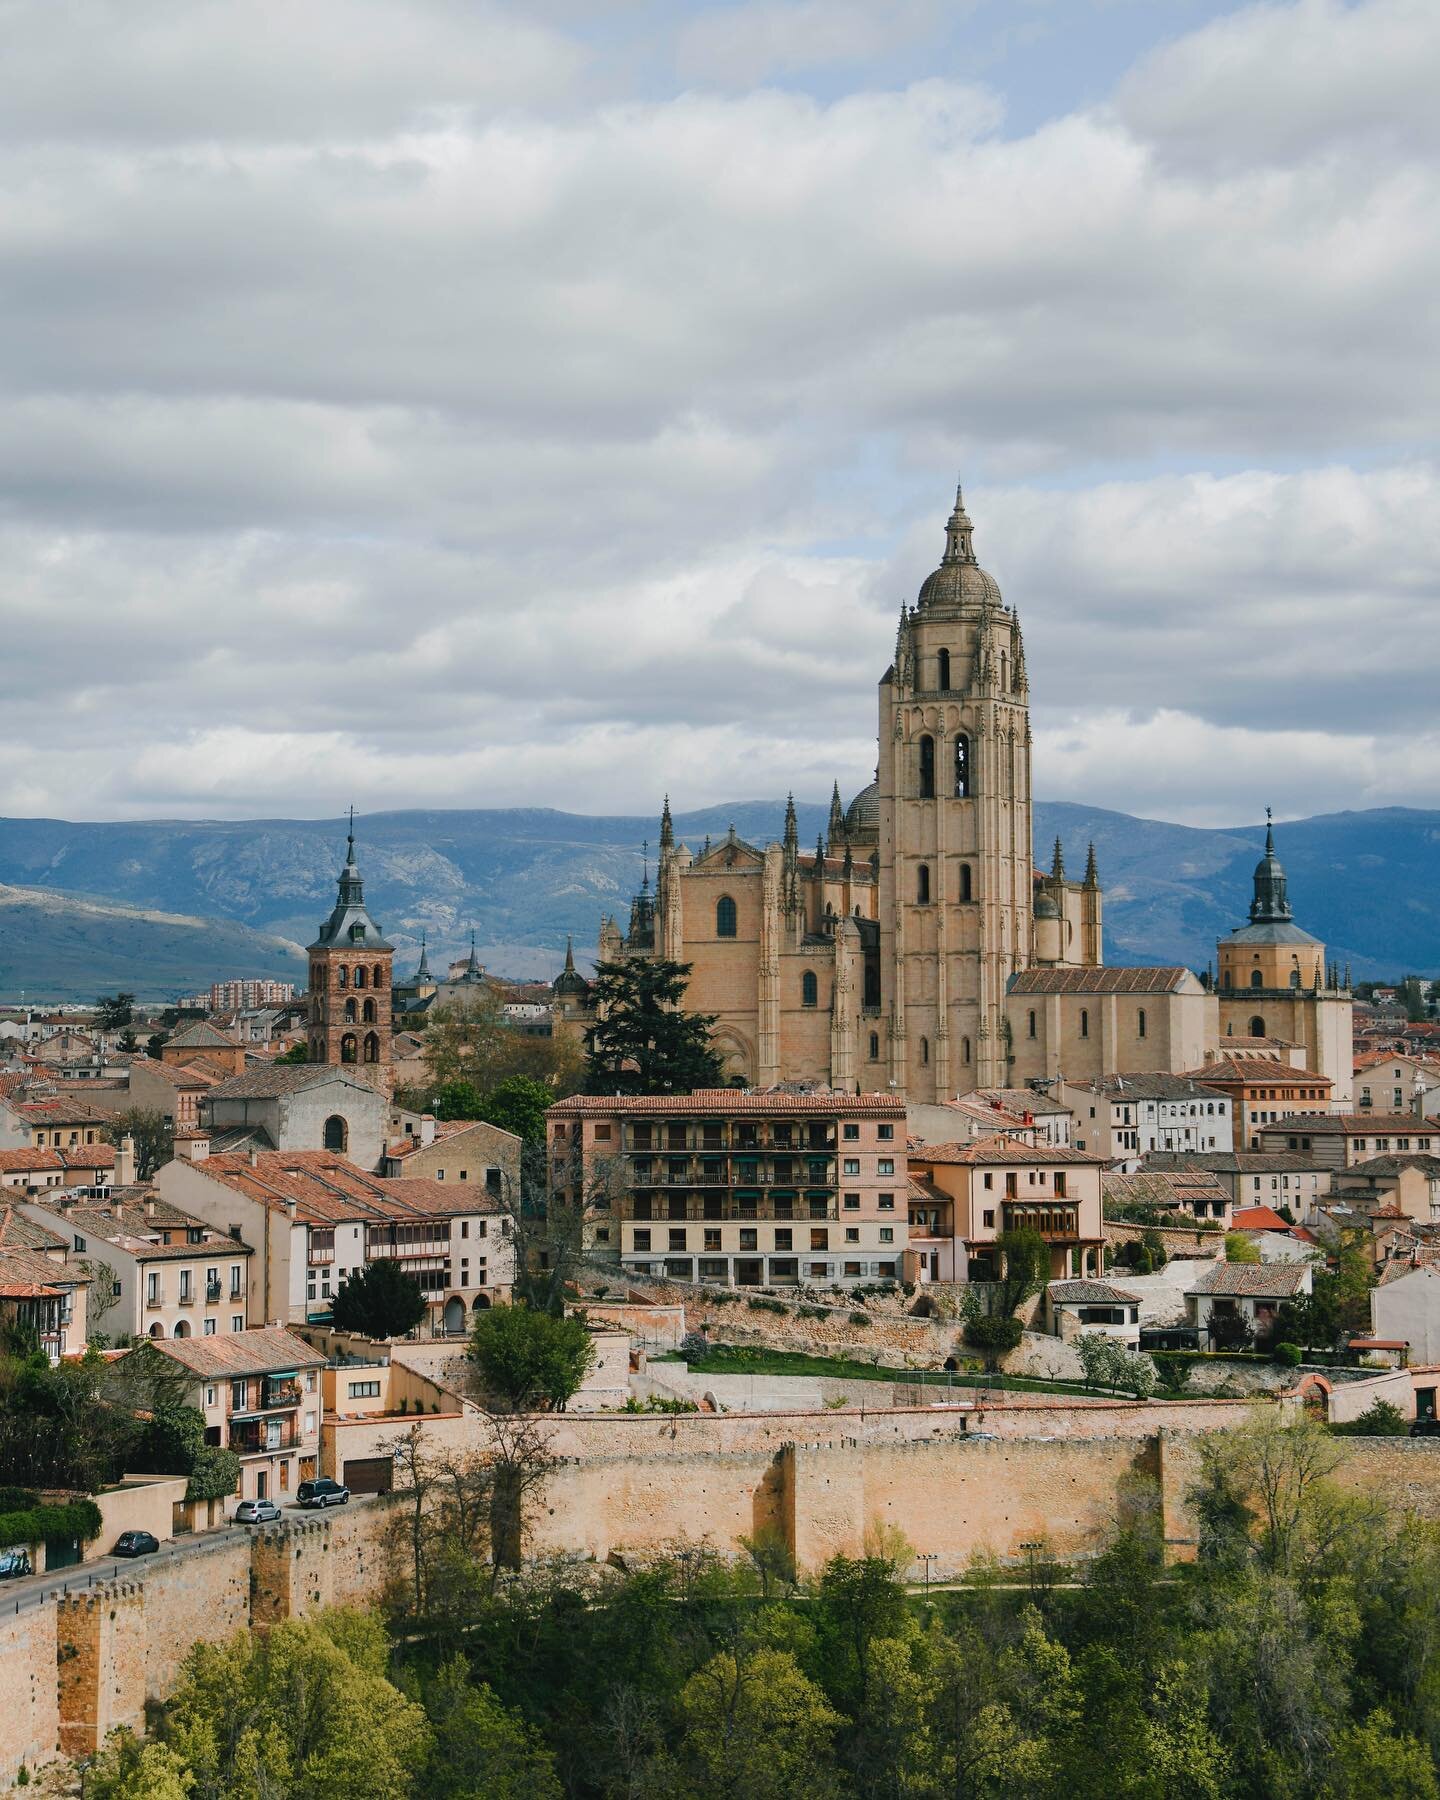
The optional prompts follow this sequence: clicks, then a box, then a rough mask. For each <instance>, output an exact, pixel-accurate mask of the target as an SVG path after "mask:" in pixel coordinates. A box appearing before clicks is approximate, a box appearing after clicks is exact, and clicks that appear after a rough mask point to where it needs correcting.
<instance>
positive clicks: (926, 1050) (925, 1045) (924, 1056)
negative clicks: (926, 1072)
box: [920, 1037, 930, 1063]
mask: <svg viewBox="0 0 1440 1800" xmlns="http://www.w3.org/2000/svg"><path fill="white" fill-rule="evenodd" d="M920 1060H921V1062H922V1063H928V1062H929V1060H930V1040H929V1038H926V1037H922V1038H921V1040H920Z"/></svg>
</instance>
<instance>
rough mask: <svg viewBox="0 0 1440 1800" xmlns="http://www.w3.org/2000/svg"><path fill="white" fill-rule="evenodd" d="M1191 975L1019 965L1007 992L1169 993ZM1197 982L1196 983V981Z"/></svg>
mask: <svg viewBox="0 0 1440 1800" xmlns="http://www.w3.org/2000/svg"><path fill="white" fill-rule="evenodd" d="M1187 978H1188V979H1189V980H1190V981H1192V982H1193V981H1194V980H1195V977H1194V976H1193V975H1191V974H1190V971H1189V970H1188V969H1177V968H1159V967H1153V966H1152V967H1148V968H1142V969H1092V968H1085V969H1022V970H1021V971H1020V973H1019V974H1018V975H1012V976H1011V977H1010V981H1009V985H1008V987H1007V989H1006V991H1007V992H1008V993H1011V994H1173V993H1175V992H1177V991H1178V990H1179V989H1180V988H1182V987H1183V986H1184V985H1185V982H1186V980H1187ZM1197 986H1198V984H1197Z"/></svg>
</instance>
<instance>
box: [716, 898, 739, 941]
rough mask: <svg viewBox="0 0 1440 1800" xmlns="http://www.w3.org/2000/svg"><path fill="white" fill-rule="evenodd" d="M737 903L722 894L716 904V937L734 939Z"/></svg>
mask: <svg viewBox="0 0 1440 1800" xmlns="http://www.w3.org/2000/svg"><path fill="white" fill-rule="evenodd" d="M735 925H736V919H735V902H734V901H733V900H732V899H731V898H730V896H729V895H728V894H722V895H721V896H720V898H719V899H718V900H717V901H716V902H715V935H716V937H732V938H733V937H734V935H735Z"/></svg>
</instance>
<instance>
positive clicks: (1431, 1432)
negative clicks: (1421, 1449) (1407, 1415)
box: [1410, 1413, 1440, 1437]
mask: <svg viewBox="0 0 1440 1800" xmlns="http://www.w3.org/2000/svg"><path fill="white" fill-rule="evenodd" d="M1410 1435H1411V1437H1440V1419H1437V1418H1436V1417H1435V1416H1434V1414H1433V1413H1431V1414H1429V1415H1427V1416H1426V1417H1425V1418H1422V1419H1417V1420H1416V1421H1415V1423H1414V1424H1413V1425H1412V1426H1411V1427H1410Z"/></svg>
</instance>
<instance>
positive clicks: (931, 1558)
mask: <svg viewBox="0 0 1440 1800" xmlns="http://www.w3.org/2000/svg"><path fill="white" fill-rule="evenodd" d="M916 1560H917V1561H919V1562H922V1563H924V1565H925V1598H926V1599H927V1600H928V1599H929V1598H930V1565H931V1563H934V1562H939V1560H940V1553H939V1552H938V1551H937V1550H921V1551H919V1552H918V1553H917V1557H916Z"/></svg>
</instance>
